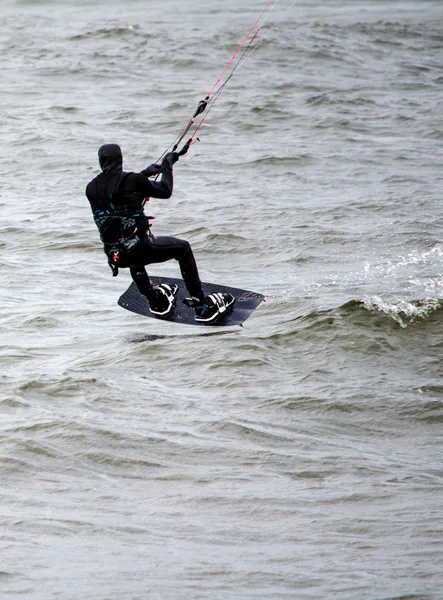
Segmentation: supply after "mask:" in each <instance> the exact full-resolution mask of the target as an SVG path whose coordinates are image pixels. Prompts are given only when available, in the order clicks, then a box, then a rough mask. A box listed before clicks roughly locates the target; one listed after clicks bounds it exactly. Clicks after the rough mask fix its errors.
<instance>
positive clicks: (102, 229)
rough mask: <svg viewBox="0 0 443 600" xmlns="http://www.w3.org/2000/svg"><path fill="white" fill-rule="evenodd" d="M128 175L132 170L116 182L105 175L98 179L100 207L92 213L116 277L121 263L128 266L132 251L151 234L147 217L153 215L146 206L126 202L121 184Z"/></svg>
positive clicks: (122, 265)
mask: <svg viewBox="0 0 443 600" xmlns="http://www.w3.org/2000/svg"><path fill="white" fill-rule="evenodd" d="M128 175H129V173H125V174H124V175H123V177H122V178H121V179H119V180H118V181H116V182H113V184H114V185H112V184H110V182H109V180H107V179H106V178H102V180H101V181H100V180H98V181H97V196H98V198H99V201H100V205H101V207H100V208H97V209H96V210H95V211H94V212H93V217H94V221H95V224H96V225H97V228H98V230H99V233H100V239H101V241H102V242H103V249H104V252H105V254H106V256H107V257H108V264H109V266H110V268H111V271H112V275H113V277H116V276H117V275H118V269H119V266H120V267H127V266H129V265H128V255H129V253H130V252H131V251H132V250H133V249H134V248H135V247H136V246H137V245H138V244H140V243H141V241H142V240H143V239H144V238H145V236H146V234H147V233H148V235H150V232H149V228H150V224H149V221H148V220H147V219H149V218H151V217H145V215H144V213H143V210H140V208H134V207H133V206H132V207H131V206H130V205H129V204H127V203H125V202H124V195H123V193H122V191H121V186H122V183H123V182H124V180H125V179H126V177H127V176H128ZM99 177H100V176H99ZM109 188H110V189H109ZM111 189H112V191H111Z"/></svg>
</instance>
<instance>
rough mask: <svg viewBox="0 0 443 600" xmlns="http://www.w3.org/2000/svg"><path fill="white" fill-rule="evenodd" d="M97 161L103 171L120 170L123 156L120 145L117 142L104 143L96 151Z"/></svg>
mask: <svg viewBox="0 0 443 600" xmlns="http://www.w3.org/2000/svg"><path fill="white" fill-rule="evenodd" d="M98 162H99V163H100V167H101V170H102V171H103V173H110V172H111V171H121V170H122V168H123V156H122V151H121V148H120V146H118V145H117V144H105V145H104V146H102V147H101V148H100V150H99V151H98Z"/></svg>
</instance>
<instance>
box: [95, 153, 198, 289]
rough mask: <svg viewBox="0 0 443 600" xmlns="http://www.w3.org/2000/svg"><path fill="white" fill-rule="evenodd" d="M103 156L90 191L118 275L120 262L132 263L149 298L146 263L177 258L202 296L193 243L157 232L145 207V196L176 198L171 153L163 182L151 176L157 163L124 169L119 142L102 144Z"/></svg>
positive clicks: (187, 282) (122, 264)
mask: <svg viewBox="0 0 443 600" xmlns="http://www.w3.org/2000/svg"><path fill="white" fill-rule="evenodd" d="M99 161H100V166H101V168H102V173H100V175H97V177H95V178H94V179H93V180H92V181H90V182H89V184H88V185H87V187H86V196H87V198H88V200H89V202H90V204H91V209H92V213H93V215H94V221H95V223H96V225H97V227H98V230H99V232H100V238H101V240H102V242H103V246H104V251H105V253H106V255H107V257H108V262H109V264H110V266H111V268H112V270H113V274H114V275H117V273H118V268H119V267H123V268H129V269H130V272H131V276H132V278H133V280H134V281H135V283H136V285H137V287H138V289H139V290H140V292H141V293H142V294H144V295H145V296H146V297H147V298H148V299H149V298H150V296H152V285H151V282H150V281H149V277H148V274H147V273H146V269H145V268H144V265H148V264H152V263H161V262H165V261H168V260H171V259H175V260H177V261H178V262H179V264H180V269H181V273H182V276H183V280H184V282H185V285H186V287H187V289H188V292H189V293H190V295H191V296H193V297H194V298H203V293H202V285H201V281H200V277H199V274H198V270H197V265H196V262H195V258H194V254H193V252H192V249H191V246H190V244H189V242H187V241H186V240H181V239H178V238H175V237H169V236H161V237H154V236H153V235H152V234H151V233H150V231H149V223H148V219H147V217H146V216H145V215H144V212H143V205H144V201H145V199H146V198H150V197H153V198H170V197H171V195H172V190H173V185H174V182H173V173H172V162H173V161H172V160H171V156H170V155H169V160H168V156H167V157H165V159H164V160H163V162H162V165H161V173H162V177H161V180H160V181H158V182H156V181H150V180H149V179H148V177H149V176H152V175H154V174H157V173H158V171H159V170H160V169H159V168H156V167H157V166H156V165H151V166H150V167H148V168H147V169H145V170H144V171H141V172H140V173H126V172H124V171H123V170H122V154H121V150H120V147H119V146H117V145H116V144H106V145H105V146H102V147H101V148H100V150H99Z"/></svg>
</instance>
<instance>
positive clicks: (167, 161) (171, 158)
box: [162, 152, 178, 169]
mask: <svg viewBox="0 0 443 600" xmlns="http://www.w3.org/2000/svg"><path fill="white" fill-rule="evenodd" d="M177 161H178V154H177V152H168V153H167V154H166V156H165V157H164V159H163V160H162V169H163V167H170V168H171V169H172V165H173V164H174V163H176V162H177Z"/></svg>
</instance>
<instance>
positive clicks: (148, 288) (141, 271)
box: [129, 267, 152, 298]
mask: <svg viewBox="0 0 443 600" xmlns="http://www.w3.org/2000/svg"><path fill="white" fill-rule="evenodd" d="M129 270H130V272H131V277H132V279H133V280H134V282H135V285H136V286H137V287H138V290H139V292H140V294H143V296H146V297H147V298H148V297H149V296H150V295H152V285H151V282H150V280H149V276H148V274H147V273H146V269H145V267H130V269H129Z"/></svg>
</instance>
